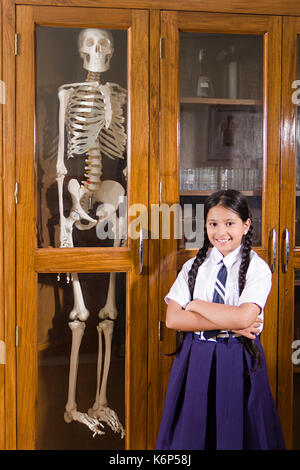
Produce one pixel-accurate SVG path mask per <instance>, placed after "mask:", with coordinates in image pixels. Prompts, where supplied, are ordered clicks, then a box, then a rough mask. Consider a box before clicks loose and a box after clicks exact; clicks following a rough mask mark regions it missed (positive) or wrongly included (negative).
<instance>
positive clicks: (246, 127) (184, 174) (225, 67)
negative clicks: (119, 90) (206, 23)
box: [179, 32, 263, 248]
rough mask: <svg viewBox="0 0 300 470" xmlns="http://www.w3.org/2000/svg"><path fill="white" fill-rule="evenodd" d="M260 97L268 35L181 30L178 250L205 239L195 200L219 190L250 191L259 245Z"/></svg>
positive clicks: (260, 190) (260, 200) (261, 141)
mask: <svg viewBox="0 0 300 470" xmlns="http://www.w3.org/2000/svg"><path fill="white" fill-rule="evenodd" d="M262 95H263V36H262V35H260V36H258V35H233V34H201V33H189V32H181V33H180V202H181V206H182V211H183V218H184V227H185V230H184V240H181V241H180V245H179V247H180V248H196V247H197V246H199V241H200V242H202V240H199V239H197V240H196V238H195V235H194V237H193V234H195V233H196V232H199V230H198V227H199V220H198V218H197V205H200V208H198V213H199V214H201V206H203V203H204V200H205V197H206V196H207V195H208V194H210V193H211V192H213V191H217V190H221V189H237V190H239V191H242V192H243V193H244V194H245V195H247V196H249V198H248V200H249V205H250V208H251V211H252V217H253V219H252V221H253V225H254V240H253V245H254V246H260V245H261V216H262V197H261V194H262V168H263V106H262ZM199 218H200V217H199ZM196 224H197V229H196Z"/></svg>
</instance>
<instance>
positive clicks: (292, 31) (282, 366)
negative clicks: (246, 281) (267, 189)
mask: <svg viewBox="0 0 300 470" xmlns="http://www.w3.org/2000/svg"><path fill="white" fill-rule="evenodd" d="M299 33H300V20H299V18H298V19H296V18H284V22H283V51H288V53H284V54H283V57H282V123H281V181H280V192H281V202H280V233H279V243H280V249H281V253H280V260H279V263H280V266H279V293H280V295H279V322H278V410H279V414H280V418H281V422H282V426H283V432H284V435H285V439H286V443H287V446H288V448H291V447H292V437H293V436H292V424H293V364H292V361H291V352H292V349H291V344H292V341H293V339H294V315H295V312H294V268H295V265H294V262H295V261H296V260H295V257H294V250H293V248H294V245H295V233H294V230H295V201H296V194H295V188H296V116H297V107H296V106H295V105H294V104H293V102H292V93H293V91H294V90H293V89H292V88H291V84H292V82H293V80H296V79H297V78H299V77H298V76H297V57H298V37H297V35H298V34H299ZM286 228H287V229H288V230H289V232H290V260H289V268H288V272H287V273H284V271H283V256H284V250H285V246H284V245H285V240H284V231H285V229H286ZM298 259H299V257H298ZM294 260H295V261H294Z"/></svg>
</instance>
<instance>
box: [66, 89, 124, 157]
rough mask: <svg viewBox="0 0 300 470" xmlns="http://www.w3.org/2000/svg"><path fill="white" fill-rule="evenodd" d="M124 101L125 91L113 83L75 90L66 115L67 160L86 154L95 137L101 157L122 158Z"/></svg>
mask: <svg viewBox="0 0 300 470" xmlns="http://www.w3.org/2000/svg"><path fill="white" fill-rule="evenodd" d="M125 99H126V91H125V90H124V89H123V88H121V87H120V86H119V85H116V84H113V83H107V84H105V85H99V86H97V85H94V84H90V83H88V82H87V83H86V84H82V85H80V86H79V87H77V88H76V89H75V90H74V92H73V93H72V95H71V96H70V99H69V102H68V107H67V114H66V125H67V132H68V151H67V154H68V158H70V157H73V156H74V155H81V154H84V153H88V151H89V149H91V148H93V147H94V146H95V141H96V139H97V138H99V144H100V152H101V154H102V155H106V156H107V157H109V158H113V159H114V158H124V156H123V153H124V149H125V144H126V134H125V132H124V126H123V123H124V117H123V110H122V106H123V104H124V103H125Z"/></svg>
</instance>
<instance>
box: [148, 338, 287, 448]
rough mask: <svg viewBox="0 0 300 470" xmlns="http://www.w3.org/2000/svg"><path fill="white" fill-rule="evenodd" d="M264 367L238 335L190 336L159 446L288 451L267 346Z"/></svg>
mask: <svg viewBox="0 0 300 470" xmlns="http://www.w3.org/2000/svg"><path fill="white" fill-rule="evenodd" d="M255 342H256V344H257V346H258V348H259V350H260V352H261V355H262V367H260V368H258V369H256V370H255V369H254V370H253V364H252V358H251V356H250V355H249V353H248V352H247V351H246V350H245V348H244V346H243V344H242V343H241V342H240V341H239V340H238V339H236V338H232V337H230V338H229V339H218V340H217V341H216V342H214V341H204V340H199V338H198V337H197V336H195V335H194V334H193V333H188V334H186V336H185V339H184V343H183V347H182V349H181V351H180V353H178V354H177V356H176V357H175V359H174V362H173V366H172V370H171V373H170V379H169V385H168V389H167V394H166V399H165V406H164V411H163V416H162V420H161V424H160V430H159V434H158V438H157V443H156V449H159V450H162V449H164V450H167V449H168V450H180V449H185V450H204V449H208V450H260V449H261V450H283V449H285V444H284V439H283V435H282V430H281V426H280V422H279V418H278V414H277V410H276V407H275V403H274V400H273V397H272V394H271V390H270V385H269V380H268V375H267V370H266V363H265V357H264V352H263V348H262V346H261V343H260V341H259V339H258V338H256V340H255Z"/></svg>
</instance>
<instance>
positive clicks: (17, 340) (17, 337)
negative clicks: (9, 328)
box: [16, 325, 19, 348]
mask: <svg viewBox="0 0 300 470" xmlns="http://www.w3.org/2000/svg"><path fill="white" fill-rule="evenodd" d="M18 346H19V327H18V325H16V348H17V347H18Z"/></svg>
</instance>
